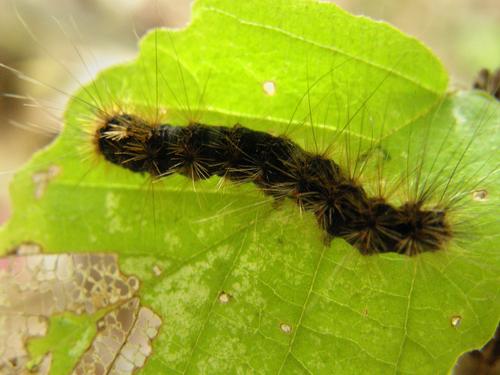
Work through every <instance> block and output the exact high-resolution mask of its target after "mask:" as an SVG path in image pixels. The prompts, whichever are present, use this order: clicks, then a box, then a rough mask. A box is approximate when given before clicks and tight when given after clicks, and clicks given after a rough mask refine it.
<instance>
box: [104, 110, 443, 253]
mask: <svg viewBox="0 0 500 375" xmlns="http://www.w3.org/2000/svg"><path fill="white" fill-rule="evenodd" d="M96 143H97V148H98V151H99V152H100V153H102V154H103V155H104V157H105V158H106V159H107V160H108V161H109V162H111V163H114V164H118V165H121V166H123V167H125V168H127V169H129V170H131V171H134V172H140V173H149V174H150V175H152V176H155V177H165V176H168V175H170V174H172V173H174V172H177V173H180V174H182V175H184V176H187V177H189V178H192V179H193V180H198V179H207V178H209V177H211V176H213V175H217V176H219V177H226V178H228V179H229V180H231V181H237V182H253V183H254V184H255V185H256V186H258V187H259V188H261V189H262V190H263V191H264V193H266V194H268V195H272V196H273V197H275V198H278V199H280V198H285V197H287V198H292V199H294V200H296V202H297V204H298V205H299V207H301V208H302V209H303V210H305V211H311V212H313V213H314V214H315V216H316V219H317V221H318V223H319V224H320V226H321V227H322V228H323V229H324V230H325V231H326V232H327V233H328V235H329V236H331V237H341V238H344V239H345V240H347V241H348V242H349V243H351V244H352V245H353V246H355V247H356V248H358V250H360V251H361V253H363V254H374V253H384V252H397V253H402V254H406V255H417V254H419V253H421V252H424V251H435V250H439V249H440V248H441V247H442V246H443V245H444V244H445V243H446V241H447V240H449V239H450V238H451V236H452V233H451V228H450V227H449V223H448V222H447V218H446V210H445V209H432V210H426V209H424V208H423V206H424V203H425V201H424V196H425V194H426V192H424V193H423V195H422V197H421V201H416V202H407V203H404V204H403V205H402V206H400V207H394V206H391V205H390V204H389V203H387V202H386V201H385V200H384V198H383V197H374V198H373V197H368V196H367V193H366V191H365V190H364V189H363V188H362V187H361V186H358V185H357V183H356V181H354V180H352V179H351V178H350V176H348V175H347V174H346V173H345V172H344V171H343V170H342V169H341V168H340V166H339V165H338V164H336V163H335V162H334V161H332V160H328V159H326V158H324V157H322V156H321V155H314V154H311V153H308V152H306V151H304V150H302V149H301V148H300V147H299V146H298V145H297V144H295V143H293V142H292V141H290V140H288V139H286V138H283V137H275V136H272V135H269V134H267V133H263V132H258V131H253V130H251V129H248V128H244V127H241V126H236V127H233V128H227V127H220V126H219V127H213V126H206V125H202V124H193V125H189V126H187V127H175V126H171V125H159V126H157V127H152V126H151V125H148V124H146V123H144V122H143V120H141V119H139V118H137V117H135V116H133V115H129V114H120V115H118V116H114V117H112V118H109V119H107V120H106V121H105V124H103V126H102V128H99V129H98V130H97V132H96Z"/></svg>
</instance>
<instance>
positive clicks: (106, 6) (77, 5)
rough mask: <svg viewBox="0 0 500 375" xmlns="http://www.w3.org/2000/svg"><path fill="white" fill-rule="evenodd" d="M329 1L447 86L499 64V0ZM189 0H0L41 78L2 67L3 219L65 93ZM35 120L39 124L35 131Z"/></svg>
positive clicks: (14, 48) (25, 57) (2, 57)
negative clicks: (370, 24) (430, 61)
mask: <svg viewBox="0 0 500 375" xmlns="http://www.w3.org/2000/svg"><path fill="white" fill-rule="evenodd" d="M332 2H335V3H337V4H339V5H340V6H342V7H343V8H345V9H347V10H348V11H350V12H352V13H354V14H363V15H367V16H370V17H372V18H375V19H380V20H385V21H388V22H389V23H392V24H393V25H395V26H396V27H398V28H399V29H401V30H402V31H404V32H406V33H408V34H411V35H414V36H415V37H417V38H418V39H420V40H422V41H423V42H424V43H426V44H427V45H428V46H430V47H431V49H433V50H434V51H435V53H436V54H437V55H438V56H439V57H440V58H441V59H442V60H443V62H444V64H445V66H446V67H447V69H448V70H449V72H450V75H451V77H452V86H453V87H459V88H466V87H470V86H471V84H472V81H473V80H474V78H475V76H476V73H477V72H478V71H479V70H480V69H481V68H483V67H486V68H490V69H495V68H497V67H498V66H500V6H499V4H498V0H376V1H373V0H335V1H332ZM190 3H191V0H50V1H40V0H0V63H3V64H5V65H8V66H10V67H13V68H15V69H18V70H19V71H21V72H23V73H24V74H26V75H27V76H29V77H33V78H35V79H38V80H41V81H43V82H44V84H45V86H44V85H34V84H33V83H29V82H27V81H26V80H22V79H20V78H19V77H18V76H16V75H15V74H12V73H11V72H9V71H7V70H5V69H1V68H0V93H1V94H0V224H1V223H2V222H4V221H5V220H6V219H7V218H8V216H9V212H10V208H9V200H8V193H7V186H8V181H9V179H10V177H11V176H12V173H11V171H14V170H16V169H17V168H18V167H19V166H20V165H22V164H23V163H25V162H26V161H27V160H28V159H29V157H30V156H31V155H32V154H33V152H34V151H36V150H37V149H40V148H41V147H43V146H44V145H46V144H47V143H48V142H50V141H51V140H52V139H53V137H54V133H52V134H51V133H50V132H47V130H57V128H58V127H59V125H60V124H59V118H60V117H61V113H62V111H63V110H64V106H65V103H66V101H67V100H68V97H69V95H70V93H71V92H73V91H74V90H75V89H76V88H77V87H78V86H79V85H80V84H81V83H83V82H86V81H89V80H90V79H91V77H92V75H93V74H94V73H95V72H97V71H99V70H101V69H102V68H103V67H106V66H109V65H111V64H113V63H116V62H119V61H123V60H127V59H130V58H132V57H134V56H135V54H136V51H137V41H138V38H140V36H142V35H143V34H144V33H145V32H146V31H147V30H148V29H150V28H153V27H155V26H168V27H182V26H184V25H186V24H187V22H188V21H189V17H190ZM18 14H20V15H21V16H20V17H19V16H18ZM23 23H25V24H26V25H27V26H25V25H23ZM29 30H31V33H32V35H30V31H29ZM77 51H78V52H77ZM80 52H81V53H82V54H84V56H83V60H84V61H85V64H83V63H82V58H81V57H80V56H79V53H80ZM16 96H23V97H25V98H26V97H27V98H36V102H34V101H31V105H27V104H29V102H30V100H26V99H25V100H21V99H20V98H18V97H16ZM33 125H38V126H40V127H41V128H42V129H38V131H37V130H36V128H34V127H33ZM26 127H30V128H31V130H27V129H25V128H26ZM480 356H481V355H479V357H478V355H476V357H474V358H476V359H474V358H473V359H471V360H477V358H480ZM471 358H472V357H471ZM471 366H474V364H472V365H471ZM474 368H475V367H472V369H473V370H471V371H476V370H474ZM463 373H464V374H465V373H468V372H463ZM470 373H477V372H470ZM484 373H487V372H484Z"/></svg>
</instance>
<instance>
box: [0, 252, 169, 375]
mask: <svg viewBox="0 0 500 375" xmlns="http://www.w3.org/2000/svg"><path fill="white" fill-rule="evenodd" d="M138 289H139V280H138V279H137V278H135V277H133V276H125V275H123V274H122V273H121V272H120V270H119V267H118V261H117V257H116V256H115V255H113V254H32V253H30V252H28V254H25V253H23V252H22V251H21V252H19V251H18V255H17V256H16V255H13V256H8V257H4V258H0V373H1V374H19V373H23V372H24V371H27V370H26V365H27V364H28V362H29V360H30V358H29V355H28V353H27V350H26V342H27V340H28V339H29V338H32V337H40V336H44V335H46V334H47V330H48V319H49V318H50V317H51V316H53V315H55V314H59V313H63V312H71V313H75V314H78V315H80V314H93V313H95V312H96V311H98V310H100V309H103V308H106V307H110V306H113V305H116V306H117V307H116V308H115V309H113V310H112V311H111V312H109V313H108V314H107V315H106V316H105V317H104V318H103V319H102V320H101V321H100V323H99V326H98V330H99V332H98V334H97V335H96V337H95V339H94V342H93V343H92V345H91V347H90V348H89V349H88V351H87V352H86V353H85V354H84V356H83V357H82V358H81V360H80V362H79V363H78V365H77V366H76V367H75V373H77V374H90V373H92V374H94V373H96V374H98V373H131V372H132V371H133V370H134V369H135V368H137V367H140V366H142V365H143V364H144V362H145V360H146V358H147V356H148V355H149V354H150V353H151V344H150V343H151V339H152V338H154V337H155V336H156V334H157V332H158V328H159V326H160V324H161V320H160V318H159V317H158V316H157V315H155V314H154V313H153V312H152V311H151V310H149V309H147V308H144V307H140V302H139V299H138V298H134V297H133V296H134V294H135V293H136V292H137V290H138ZM112 343H116V344H117V346H113V345H111V344H112ZM50 362H51V355H50V353H49V354H48V355H47V356H45V357H44V358H43V359H42V361H41V362H40V363H39V364H38V366H37V367H36V368H34V369H32V371H31V372H32V373H33V372H34V373H37V374H45V373H48V371H50ZM91 367H92V371H89V370H88V369H89V368H91ZM100 369H103V371H104V372H100ZM127 371H128V372H127Z"/></svg>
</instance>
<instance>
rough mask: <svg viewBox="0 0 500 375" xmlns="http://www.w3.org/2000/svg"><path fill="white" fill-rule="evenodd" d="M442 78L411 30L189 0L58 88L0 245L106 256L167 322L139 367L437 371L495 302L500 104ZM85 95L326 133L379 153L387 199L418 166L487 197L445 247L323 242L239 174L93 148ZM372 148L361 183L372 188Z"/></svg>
mask: <svg viewBox="0 0 500 375" xmlns="http://www.w3.org/2000/svg"><path fill="white" fill-rule="evenodd" d="M266 82H273V84H274V87H275V89H276V92H275V94H274V95H268V94H267V93H266V92H265V90H264V88H263V85H264V84H265V83H266ZM446 85H447V74H446V73H445V71H444V70H443V68H442V66H441V64H440V62H439V61H438V60H437V59H436V57H435V56H434V55H433V54H432V53H431V52H430V51H429V50H428V49H427V48H426V47H424V46H423V45H422V44H421V43H420V42H418V41H416V40H415V39H412V38H410V37H408V36H405V35H403V34H402V33H400V32H399V31H397V30H396V29H394V28H392V27H391V26H389V25H386V24H384V23H380V22H374V21H372V20H369V19H366V18H363V17H354V16H352V15H349V14H347V13H345V12H344V11H342V10H340V9H339V8H337V7H336V6H334V5H332V4H327V3H319V2H318V3H317V2H313V1H299V0H295V1H289V0H288V1H285V0H273V1H265V0H257V1H252V2H235V1H231V0H199V1H198V2H196V4H195V6H194V9H193V21H192V23H191V25H190V26H189V27H188V28H186V29H185V30H180V31H168V30H156V31H153V32H151V33H150V34H149V35H148V36H147V37H145V38H144V39H143V40H142V42H141V50H140V54H139V57H138V59H137V60H136V61H133V62H131V63H127V64H123V65H120V66H116V67H113V68H111V69H109V70H106V71H104V72H102V73H101V74H99V76H98V77H97V78H96V79H95V80H94V81H93V82H92V83H90V84H88V85H86V86H85V87H84V88H82V89H81V90H80V91H79V92H78V93H77V94H76V96H75V97H74V98H72V100H71V101H70V104H69V107H68V109H67V112H66V116H65V117H66V118H65V128H64V130H63V132H62V134H61V136H60V137H59V138H58V139H57V141H56V142H55V143H54V144H53V145H52V146H51V147H50V148H48V149H47V150H45V151H43V152H42V153H39V154H38V155H36V156H35V157H34V158H33V160H32V161H31V162H30V163H29V165H27V166H26V167H25V168H23V170H22V171H20V172H19V173H18V174H17V176H16V177H15V180H14V182H13V184H12V188H11V191H12V199H13V203H14V213H13V216H12V218H11V219H10V221H9V223H8V224H7V226H6V227H4V228H3V230H2V231H1V232H0V253H5V252H7V251H8V250H10V249H12V248H13V247H15V246H16V245H18V244H19V243H22V242H27V241H29V242H35V243H38V244H40V245H41V246H42V247H43V249H44V251H45V252H51V253H59V252H84V253H88V252H108V251H109V252H113V253H116V254H118V255H119V262H120V268H121V270H122V271H123V272H125V273H128V274H133V275H135V276H137V277H138V278H139V280H140V282H141V287H140V290H139V296H140V298H141V304H143V305H146V306H148V307H150V308H151V309H152V310H154V311H155V312H156V313H157V314H158V315H159V316H160V317H161V318H162V321H163V324H162V327H161V329H160V333H159V335H158V337H157V338H156V339H155V340H154V341H153V354H152V356H151V357H150V358H149V359H148V361H147V363H146V365H145V367H144V368H143V370H142V372H141V373H145V374H157V373H176V372H181V373H236V372H240V373H242V372H243V373H246V372H262V373H347V374H350V373H370V374H373V373H390V372H392V373H415V374H429V373H443V372H446V371H448V370H449V369H450V368H451V367H452V365H453V363H454V362H455V360H456V358H457V356H458V355H459V354H460V353H462V352H464V351H465V350H468V349H471V348H475V347H479V346H481V345H482V344H484V343H485V342H486V340H487V339H488V338H489V337H490V336H491V334H492V333H493V331H494V328H495V326H496V324H497V322H498V320H499V313H498V312H499V311H500V309H499V307H500V306H499V299H498V282H499V277H498V275H500V258H499V255H498V251H497V249H498V234H497V230H496V228H495V225H494V224H495V206H496V205H497V204H498V186H500V184H499V182H500V181H499V177H498V175H494V174H492V173H490V172H491V171H493V170H495V168H496V167H497V165H498V161H499V160H498V156H497V155H496V154H495V152H494V151H495V145H498V128H499V123H500V108H499V105H498V104H497V103H495V102H493V101H492V100H491V99H489V98H487V97H485V96H482V95H480V94H476V93H461V94H453V95H449V96H447V95H445V90H446ZM157 104H158V107H157ZM95 107H98V108H101V109H102V108H104V109H106V110H111V109H112V108H122V109H125V110H127V111H133V112H135V113H140V114H142V115H144V116H147V117H149V118H154V117H155V115H156V112H157V108H158V109H159V110H160V111H162V110H165V109H166V110H167V113H166V115H165V117H166V119H167V120H168V121H172V122H173V123H179V124H181V123H186V122H188V121H191V120H193V119H196V120H199V121H202V122H203V123H207V124H219V125H221V124H222V125H227V126H231V125H233V124H234V123H236V122H238V123H241V124H243V125H245V126H247V127H251V128H253V129H259V130H266V131H271V132H272V133H273V134H283V133H284V134H287V136H289V137H290V138H291V139H293V140H294V141H295V142H297V143H299V144H301V145H302V146H303V147H305V148H307V149H310V150H324V149H325V147H326V146H330V145H333V147H331V148H333V149H335V150H337V149H338V150H339V151H338V152H336V151H335V150H334V152H332V157H333V158H337V157H338V158H339V160H341V159H345V157H342V155H345V150H346V149H348V150H350V151H349V152H348V154H349V155H350V156H351V158H354V159H356V158H358V157H360V158H361V157H363V156H364V154H365V152H366V151H368V150H371V151H373V150H378V151H380V153H381V154H383V157H384V159H387V160H385V161H384V178H385V179H386V180H389V181H390V182H391V181H392V182H394V183H393V185H394V186H397V187H398V189H399V190H398V193H396V194H394V196H393V197H392V199H394V201H395V202H398V201H401V200H404V199H408V194H407V188H406V187H407V186H411V184H410V183H411V181H414V180H415V178H416V177H415V176H418V175H419V171H420V169H421V170H422V171H423V172H422V175H421V176H423V177H421V178H420V179H419V181H425V178H427V181H429V182H436V184H437V185H438V186H439V189H438V193H441V192H443V191H444V187H445V186H446V181H450V185H449V188H448V189H447V191H448V192H456V191H462V190H461V189H464V187H467V186H471V184H472V185H473V183H474V182H477V181H480V187H481V188H482V189H486V190H487V191H488V192H489V196H488V200H487V201H485V202H477V201H474V200H473V199H471V197H470V196H467V197H465V199H464V205H463V206H464V207H465V208H463V209H462V211H460V212H461V213H463V214H464V215H466V216H467V215H469V216H467V217H471V218H472V224H475V225H469V226H466V227H465V229H466V230H465V231H464V232H465V236H464V239H463V241H458V240H457V241H453V242H452V243H451V244H450V245H449V246H448V247H447V248H446V249H445V250H444V251H442V252H438V253H427V254H424V255H421V256H418V257H412V258H410V257H405V256H401V255H396V254H389V255H383V256H370V257H366V256H361V255H360V254H359V253H358V251H357V250H355V249H354V248H352V247H351V246H349V245H347V244H346V243H345V242H344V241H342V240H335V241H334V242H333V243H332V244H331V246H330V247H328V248H327V247H325V246H324V245H323V242H322V233H321V231H320V229H319V228H318V226H317V224H316V223H315V220H314V218H313V217H312V216H311V215H310V214H308V213H302V214H301V213H300V212H298V209H297V207H296V206H295V205H294V204H293V203H291V202H287V203H285V204H283V205H281V206H279V207H277V206H276V205H275V204H273V202H272V201H271V200H270V199H269V198H266V197H264V196H263V194H262V193H260V192H259V191H258V190H257V189H256V188H255V187H253V186H247V185H242V186H234V185H226V186H224V188H223V189H220V188H219V187H218V184H219V183H220V181H219V180H218V179H217V178H212V179H210V180H208V181H203V182H196V183H195V184H193V183H192V182H191V181H189V180H187V179H186V178H184V177H181V176H172V177H168V178H165V179H164V180H162V181H161V182H155V183H153V184H150V183H149V180H148V178H147V177H146V176H140V175H134V174H133V173H131V172H128V171H126V170H124V169H122V168H119V167H116V166H112V165H109V164H107V163H106V162H104V161H103V160H93V159H96V158H95V156H94V157H93V156H92V155H93V152H94V151H93V146H92V143H91V136H89V135H88V131H89V130H92V126H94V125H93V123H94V121H95V119H96V112H97V110H96V108H95ZM471 141H472V143H471ZM374 144H377V145H378V147H376V148H375V147H373V146H374ZM348 146H349V147H348ZM316 147H317V148H316ZM331 148H330V149H331ZM465 151H466V152H465ZM86 156H87V157H86ZM88 156H90V157H88ZM370 160H372V161H370V162H368V164H367V166H366V168H364V170H363V174H362V180H363V182H364V183H365V184H366V185H367V186H372V189H373V190H375V188H376V186H377V179H378V177H377V168H376V163H375V165H373V158H371V159H370ZM377 160H380V158H379V157H376V158H375V161H377ZM344 162H345V163H347V161H345V160H344ZM457 163H458V164H457ZM350 165H351V166H352V165H353V164H352V163H351V164H350ZM415 167H417V168H416V169H415ZM420 167H421V168H420ZM454 170H456V172H455V173H454ZM407 171H408V174H409V176H406V174H407ZM489 174H491V176H488V178H487V179H483V177H485V176H487V175H489ZM400 176H403V180H404V183H400V184H398V178H399V177H400ZM441 177H444V181H445V183H443V180H441V179H440V178H441ZM451 177H453V178H452V179H451ZM405 178H406V179H405ZM437 198H439V194H438V195H437ZM478 212H480V215H478ZM457 215H458V216H457V218H458V219H457V221H460V217H461V216H460V215H459V214H457ZM478 218H480V219H478ZM222 302H227V303H222ZM54 322H56V320H54V319H52V320H51V323H52V324H55V323H54ZM453 322H454V323H455V324H452V323H453ZM457 322H458V323H459V324H457ZM82 329H83V328H82ZM58 345H59V344H58V343H57V342H55V343H54V348H53V350H54V351H58V350H60V348H59V347H58ZM36 354H37V355H40V354H41V353H39V352H38V353H36ZM53 373H64V372H63V370H60V371H56V369H55V368H53Z"/></svg>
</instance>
